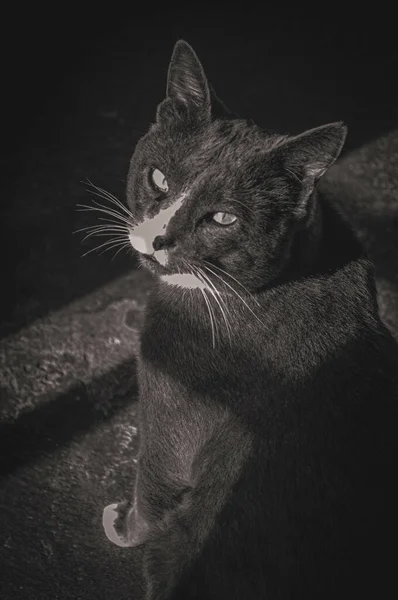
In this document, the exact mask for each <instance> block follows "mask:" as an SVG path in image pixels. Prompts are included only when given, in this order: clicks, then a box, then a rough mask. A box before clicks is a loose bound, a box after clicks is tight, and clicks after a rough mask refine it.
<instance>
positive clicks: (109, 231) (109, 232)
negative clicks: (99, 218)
mask: <svg viewBox="0 0 398 600" xmlns="http://www.w3.org/2000/svg"><path fill="white" fill-rule="evenodd" d="M115 233H117V234H118V235H122V232H121V231H120V230H118V229H116V230H115V229H113V230H112V229H107V230H106V231H104V230H100V231H91V232H90V233H88V234H87V235H85V236H84V238H83V239H82V243H83V242H84V241H85V240H87V239H88V238H90V237H91V236H96V237H104V236H106V237H109V236H110V235H113V234H115ZM124 233H125V235H123V239H124V240H126V237H127V233H126V232H124ZM127 239H128V238H127Z"/></svg>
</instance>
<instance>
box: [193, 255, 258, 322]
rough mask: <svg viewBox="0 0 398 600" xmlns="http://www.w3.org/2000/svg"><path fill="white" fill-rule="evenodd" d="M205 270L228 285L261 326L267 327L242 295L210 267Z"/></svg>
mask: <svg viewBox="0 0 398 600" xmlns="http://www.w3.org/2000/svg"><path fill="white" fill-rule="evenodd" d="M204 268H205V269H207V270H208V271H209V272H210V273H213V275H214V276H215V277H218V278H219V279H220V280H221V281H222V282H223V283H224V284H225V285H227V286H228V287H229V288H230V289H231V290H232V291H233V292H234V294H236V296H237V297H238V298H239V299H240V300H241V301H242V302H243V304H244V305H245V306H246V308H248V309H249V310H250V312H251V313H252V315H253V316H254V317H255V318H256V319H257V321H258V322H259V323H261V325H263V326H264V327H266V325H265V323H263V321H262V320H261V319H259V318H258V316H257V315H256V313H255V312H254V311H253V310H252V309H251V308H250V306H249V305H248V304H247V302H246V301H245V300H244V298H242V296H241V295H240V294H238V292H237V291H236V290H235V289H234V288H233V287H232V286H231V285H230V284H229V283H227V282H226V281H225V280H224V279H223V278H222V277H220V276H219V275H218V274H217V273H215V272H214V271H212V270H211V269H210V268H209V267H206V266H204Z"/></svg>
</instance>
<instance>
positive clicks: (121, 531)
mask: <svg viewBox="0 0 398 600" xmlns="http://www.w3.org/2000/svg"><path fill="white" fill-rule="evenodd" d="M137 484H138V477H137V481H136V485H135V491H134V497H133V499H132V500H131V501H127V500H125V501H123V502H119V503H117V504H116V503H115V504H109V505H108V506H106V507H105V508H104V510H103V513H102V525H103V528H104V531H105V535H106V537H107V538H108V540H110V541H111V542H113V543H114V544H116V545H117V546H121V547H123V548H126V547H134V546H140V545H141V544H143V543H145V542H146V540H147V538H148V533H149V525H148V523H147V521H146V519H145V518H144V517H143V515H142V513H141V511H140V510H139V506H138V499H137Z"/></svg>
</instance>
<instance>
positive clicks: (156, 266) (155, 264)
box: [140, 254, 179, 275]
mask: <svg viewBox="0 0 398 600" xmlns="http://www.w3.org/2000/svg"><path fill="white" fill-rule="evenodd" d="M140 262H141V265H142V266H143V267H145V268H146V269H148V270H149V271H151V273H154V274H155V275H172V274H173V273H177V272H178V270H179V269H178V267H176V266H175V265H170V264H167V265H162V264H160V262H159V261H158V260H157V259H156V258H155V257H154V256H151V255H150V254H140Z"/></svg>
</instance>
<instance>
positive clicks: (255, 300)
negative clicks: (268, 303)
mask: <svg viewBox="0 0 398 600" xmlns="http://www.w3.org/2000/svg"><path fill="white" fill-rule="evenodd" d="M204 262H205V263H206V264H208V265H211V266H212V267H214V268H215V269H218V270H219V271H221V272H222V273H224V274H225V275H228V277H231V279H233V280H234V281H236V283H237V284H238V285H240V287H241V288H243V289H244V290H245V292H247V294H249V296H251V298H253V300H254V302H256V304H257V305H258V306H260V303H259V302H258V300H257V299H256V298H255V297H254V296H253V294H252V293H251V292H249V290H248V289H247V287H245V286H244V285H243V283H241V282H240V281H238V280H237V279H236V278H235V277H234V276H233V275H231V274H230V273H228V272H227V271H224V269H222V268H221V267H217V265H213V263H210V262H209V261H208V260H204ZM214 275H215V273H214ZM224 283H226V282H225V281H224Z"/></svg>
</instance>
